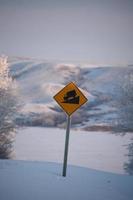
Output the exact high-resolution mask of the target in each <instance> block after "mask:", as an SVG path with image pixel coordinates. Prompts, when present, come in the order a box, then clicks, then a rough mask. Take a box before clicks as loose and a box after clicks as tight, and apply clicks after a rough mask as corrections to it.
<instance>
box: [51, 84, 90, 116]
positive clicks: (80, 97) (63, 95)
mask: <svg viewBox="0 0 133 200" xmlns="http://www.w3.org/2000/svg"><path fill="white" fill-rule="evenodd" d="M53 98H54V99H55V101H56V102H57V103H58V104H59V105H60V106H61V108H62V109H63V110H64V111H65V112H66V113H67V114H68V115H69V116H70V115H71V114H72V113H73V112H75V111H76V110H77V109H78V108H80V107H81V106H82V105H83V104H84V103H86V102H87V98H86V97H85V96H84V94H83V93H82V92H81V90H80V89H79V88H78V87H77V86H76V85H75V84H74V83H73V82H71V83H69V84H68V85H66V86H65V87H64V88H63V89H62V90H60V91H59V92H58V93H57V94H56V95H55V96H54V97H53Z"/></svg>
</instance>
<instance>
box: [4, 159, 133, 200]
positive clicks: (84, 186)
mask: <svg viewBox="0 0 133 200" xmlns="http://www.w3.org/2000/svg"><path fill="white" fill-rule="evenodd" d="M61 174H62V165H61V164H55V163H45V162H22V161H11V160H6V161H5V160H0V199H1V200H11V199H12V200H45V199H46V200H62V199H63V200H82V199H83V200H88V199H91V200H132V199H133V177H132V176H128V175H117V174H112V173H107V172H100V171H96V170H91V169H87V168H80V167H74V166H69V167H68V170H67V177H66V178H64V177H62V176H61Z"/></svg>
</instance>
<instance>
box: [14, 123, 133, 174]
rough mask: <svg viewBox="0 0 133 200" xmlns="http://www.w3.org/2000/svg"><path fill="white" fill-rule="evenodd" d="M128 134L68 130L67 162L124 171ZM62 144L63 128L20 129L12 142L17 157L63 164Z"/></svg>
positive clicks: (63, 139)
mask: <svg viewBox="0 0 133 200" xmlns="http://www.w3.org/2000/svg"><path fill="white" fill-rule="evenodd" d="M131 137H132V134H126V135H125V136H120V135H118V136H116V135H114V134H110V133H108V132H104V133H102V132H85V131H74V130H71V133H70V145H69V157H68V163H69V164H72V165H77V166H83V167H88V168H92V169H98V170H102V171H108V172H115V173H121V174H124V173H125V172H124V170H123V165H124V163H125V162H126V161H127V158H128V157H125V155H126V154H127V153H128V151H127V149H126V146H125V145H126V144H128V143H129V142H130V139H131ZM64 143H65V129H57V128H38V127H34V128H33V127H31V128H25V129H20V130H19V133H18V134H17V136H16V142H15V151H16V159H18V160H34V161H49V162H58V163H62V161H63V154H64Z"/></svg>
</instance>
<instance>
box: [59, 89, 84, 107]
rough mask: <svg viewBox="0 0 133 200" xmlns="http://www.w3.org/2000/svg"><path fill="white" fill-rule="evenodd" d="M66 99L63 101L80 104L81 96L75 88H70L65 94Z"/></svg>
mask: <svg viewBox="0 0 133 200" xmlns="http://www.w3.org/2000/svg"><path fill="white" fill-rule="evenodd" d="M63 98H64V101H63V102H62V103H68V104H79V98H80V97H79V96H78V95H77V93H76V91H75V90H70V91H69V92H67V93H66V94H65V95H64V97H63Z"/></svg>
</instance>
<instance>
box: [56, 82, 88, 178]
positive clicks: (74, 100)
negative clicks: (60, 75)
mask: <svg viewBox="0 0 133 200" xmlns="http://www.w3.org/2000/svg"><path fill="white" fill-rule="evenodd" d="M53 98H54V99H55V101H56V102H57V103H58V104H59V105H60V107H61V108H62V109H63V110H64V111H65V112H66V114H67V128H66V141H65V150H64V162H63V172H62V176H64V177H65V176H66V170H67V157H68V145H69V134H70V121H71V118H70V115H72V114H73V113H74V112H75V111H76V110H77V109H79V108H80V107H81V106H82V105H83V104H84V103H86V102H87V98H86V97H85V96H84V94H83V93H82V92H81V90H80V89H79V88H78V87H77V86H76V85H75V83H73V82H71V83H69V84H68V85H66V86H65V87H64V88H63V89H62V90H60V91H59V92H58V93H57V94H56V95H55V96H54V97H53Z"/></svg>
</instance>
